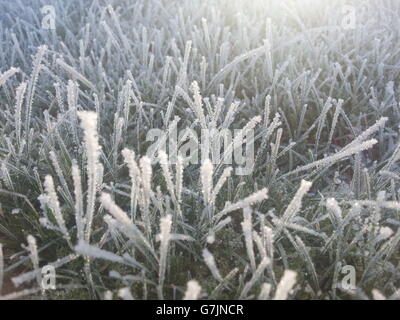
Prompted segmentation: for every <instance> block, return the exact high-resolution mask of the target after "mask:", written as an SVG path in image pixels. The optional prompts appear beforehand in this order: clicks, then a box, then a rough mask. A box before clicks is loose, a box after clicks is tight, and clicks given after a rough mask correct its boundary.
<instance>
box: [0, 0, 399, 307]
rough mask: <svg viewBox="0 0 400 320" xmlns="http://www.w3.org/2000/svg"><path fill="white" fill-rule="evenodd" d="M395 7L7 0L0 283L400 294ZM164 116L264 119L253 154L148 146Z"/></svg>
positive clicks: (242, 125) (15, 291)
mask: <svg viewBox="0 0 400 320" xmlns="http://www.w3.org/2000/svg"><path fill="white" fill-rule="evenodd" d="M250 3H251V4H250ZM44 5H52V6H54V9H55V13H56V20H55V23H56V29H55V30H45V29H43V28H42V19H43V14H42V13H41V8H42V7H43V6H44ZM344 5H352V6H353V7H354V8H355V13H356V25H355V28H354V29H352V28H345V27H344V26H343V18H344V13H343V11H342V9H343V6H344ZM399 15H400V2H399V1H397V0H380V1H375V0H351V1H341V0H334V1H316V0H305V1H294V0H290V1H285V2H283V1H281V0H272V1H261V0H259V1H256V0H254V1H253V0H248V1H245V0H206V1H200V0H180V1H178V0H176V1H175V0H165V1H164V0H110V1H103V0H95V1H78V0H68V1H63V0H48V1H44V0H41V1H39V0H38V1H36V0H35V1H33V0H32V1H29V0H14V1H6V0H2V1H0V43H1V50H0V72H1V74H0V166H1V167H0V243H1V244H0V296H1V297H2V298H6V299H13V298H22V297H24V298H26V297H34V298H38V297H41V296H42V297H44V298H49V299H68V298H75V299H119V298H121V299H132V298H134V299H164V298H166V299H239V298H240V299H349V298H358V299H372V298H373V299H383V298H390V299H399V297H400V291H399V289H398V288H400V255H399V242H400V228H399V225H400V202H399V197H400V192H399V187H400V185H399V183H400V167H399V164H398V160H399V158H400V144H399V138H400V137H399V134H398V124H399V123H400V108H399V102H400V100H399V98H400V97H399V91H398V90H399V88H398V84H399V80H400V79H399V78H400V77H399V76H400V50H399V48H398V43H399V40H400V39H399V38H400V37H399V35H400V21H399V19H398V17H399ZM153 128H158V129H161V130H169V131H168V132H172V131H173V130H174V128H178V129H179V130H184V129H185V128H192V129H194V130H195V131H196V132H200V131H201V129H213V130H215V131H214V132H216V135H215V137H218V135H220V134H221V132H223V130H225V129H232V130H233V129H243V132H246V131H248V130H253V129H254V132H255V134H254V145H255V153H254V157H255V165H254V168H253V170H252V172H250V174H248V175H237V174H236V172H237V171H236V170H235V169H237V165H236V164H235V163H233V164H232V165H225V164H224V163H223V161H222V157H221V158H219V157H218V156H215V155H213V154H211V155H210V154H209V155H207V156H206V157H205V158H204V159H206V160H205V161H203V162H202V163H199V164H197V165H196V164H190V163H187V161H186V160H185V158H184V155H181V156H179V157H178V158H177V159H176V161H171V158H170V157H171V155H170V154H168V153H165V152H164V151H163V150H153V151H154V152H152V153H151V154H147V155H146V151H147V149H148V147H149V146H150V145H151V142H148V141H146V135H147V133H148V132H149V130H150V129H153ZM185 141H186V140H185V139H181V141H180V142H179V143H180V145H182V144H184V143H185ZM231 147H232V148H235V147H237V146H236V145H232V146H231ZM152 156H153V159H152ZM208 158H210V160H208ZM155 159H158V160H159V161H158V162H157V163H156V161H154V160H155ZM47 265H51V266H54V267H55V268H56V275H57V283H56V285H57V290H55V291H52V290H46V291H43V290H41V287H40V283H41V279H40V274H41V271H42V269H41V268H42V267H44V266H47ZM353 271H354V272H353ZM353 274H354V276H355V278H354V283H353V284H354V285H355V287H354V288H351V287H341V286H342V284H349V283H350V284H351V283H352V282H351V281H350V280H351V279H350V278H351V276H352V275H353ZM349 277H350V278H349ZM349 279H350V280H349ZM10 281H11V282H10ZM3 284H4V285H3ZM2 287H3V288H2Z"/></svg>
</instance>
